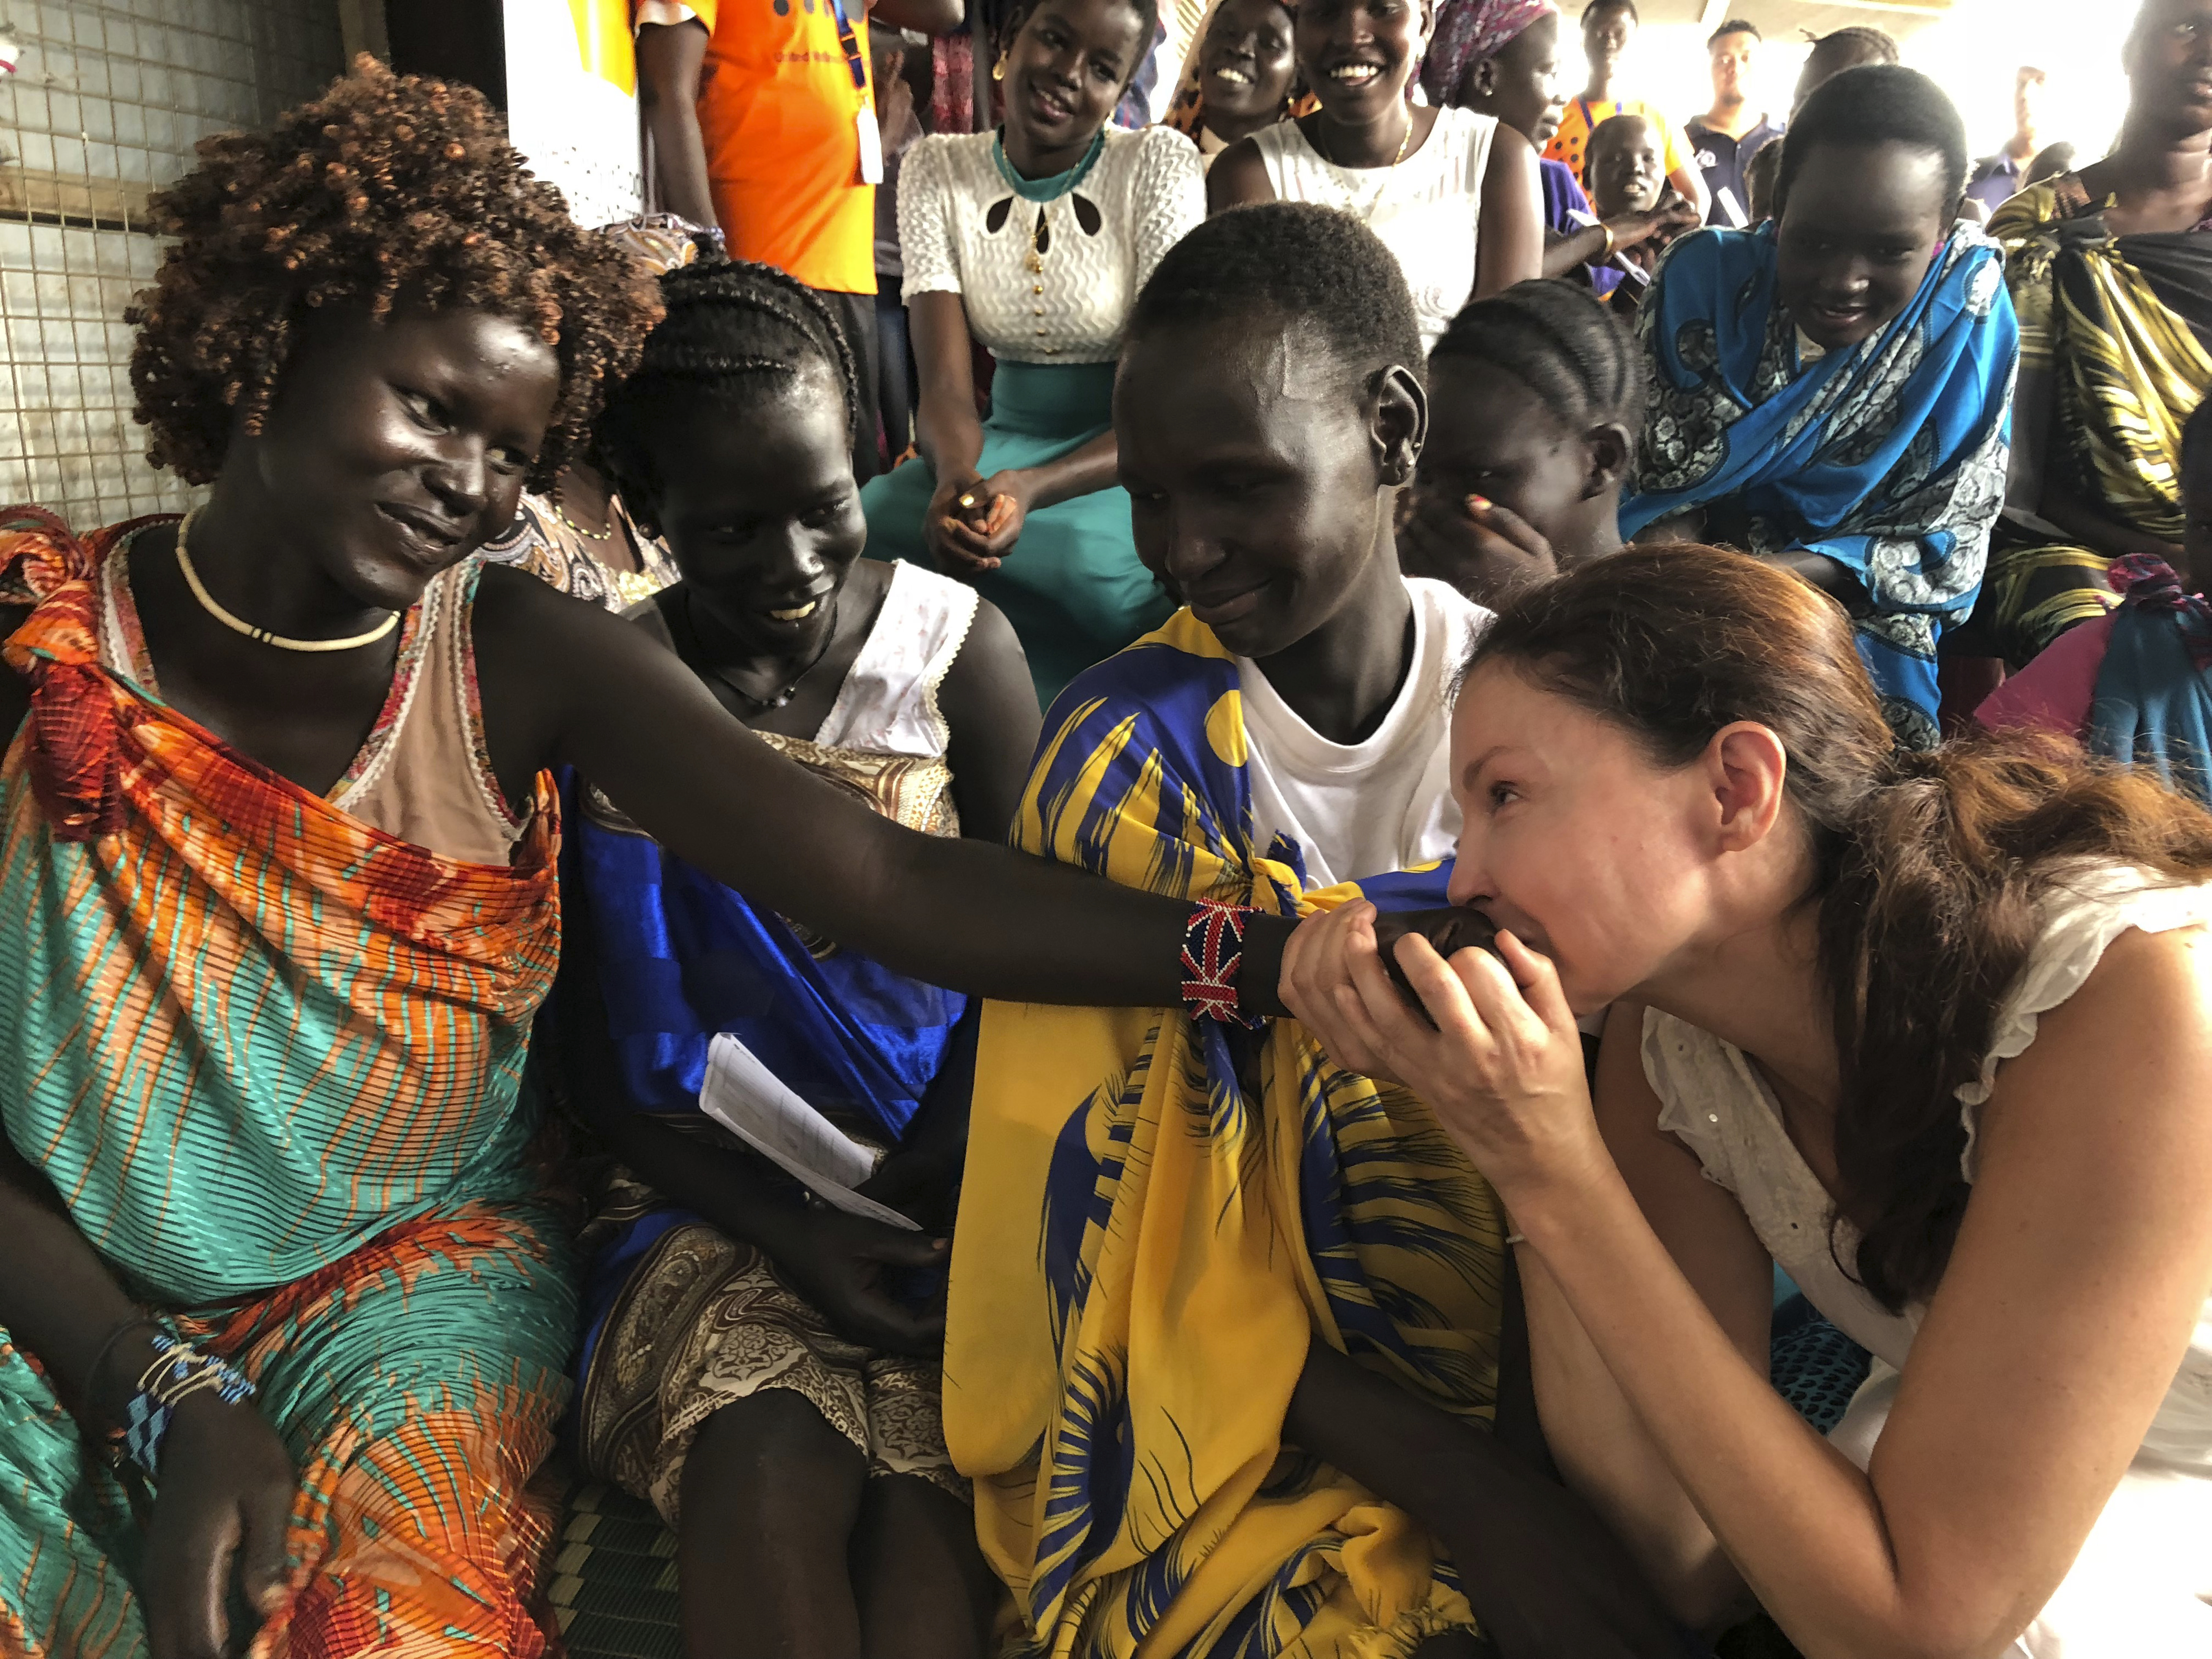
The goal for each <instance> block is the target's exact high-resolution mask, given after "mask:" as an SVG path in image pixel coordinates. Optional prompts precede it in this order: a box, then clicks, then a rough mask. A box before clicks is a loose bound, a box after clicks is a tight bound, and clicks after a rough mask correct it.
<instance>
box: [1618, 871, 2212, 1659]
mask: <svg viewBox="0 0 2212 1659" xmlns="http://www.w3.org/2000/svg"><path fill="white" fill-rule="evenodd" d="M2207 922H2212V885H2207V886H2201V887H2176V886H2172V885H2168V884H2163V883H2162V882H2161V881H2160V879H2159V878H2154V877H2151V876H2148V875H2146V874H2145V873H2144V872H2142V871H2140V870H2135V869H2128V868H2118V867H2112V866H2106V867H2104V868H2092V869H2089V870H2087V871H2085V872H2083V873H2082V874H2081V875H2080V876H2078V877H2076V878H2074V879H2073V880H2071V881H2070V882H2069V884H2067V886H2066V887H2065V888H2064V889H2063V890H2058V891H2057V892H2054V893H2053V894H2052V896H2051V897H2050V898H2049V899H2048V900H2047V901H2046V902H2045V907H2044V916H2043V933H2042V937H2041V938H2040V939H2039V940H2038V941H2037V943H2036V945H2035V948H2034V950H2033V952H2032V954H2031V955H2030V957H2029V959H2028V963H2027V969H2026V971H2024V972H2023V973H2022V974H2021V979H2020V983H2019V985H2018V986H2017V987H2015V989H2014V991H2013V994H2012V995H2011V997H2010V998H2009V1000H2008V1001H2007V1003H2006V1005H2005V1006H2004V1007H2003V1009H2002V1011H2001V1012H2000V1013H1999V1016H1998V1018H1997V1022H1996V1041H1995V1042H1994V1043H1993V1044H1992V1046H1991V1048H1990V1053H1989V1055H1988V1057H1987V1058H1986V1059H1985V1060H1984V1061H1983V1062H1982V1070H1981V1075H1980V1077H1979V1078H1978V1079H1976V1080H1975V1081H1974V1082H1972V1083H1970V1084H1967V1085H1966V1086H1964V1087H1963V1088H1961V1089H1960V1091H1959V1108H1960V1114H1961V1115H1962V1116H1963V1117H1964V1118H1965V1120H1966V1157H1965V1169H1966V1179H1967V1180H1969V1181H1972V1179H1973V1178H1974V1173H1975V1158H1974V1136H1975V1133H1976V1130H1977V1127H1978V1124H1977V1119H1978V1115H1979V1114H1980V1111H1981V1109H1982V1107H1983V1106H1984V1104H1985V1103H1987V1102H1988V1100H1989V1097H1990V1088H1991V1085H1992V1084H1993V1083H1994V1082H1995V1080H1996V1070H1997V1067H1998V1066H1999V1065H2000V1064H2002V1062H2003V1061H2005V1060H2010V1059H2012V1058H2013V1057H2014V1056H2015V1055H2017V1054H2021V1053H2023V1052H2025V1051H2026V1049H2027V1046H2028V1044H2030V1043H2031V1042H2034V1041H2035V1031H2036V1022H2037V1020H2038V1018H2039V1017H2040V1016H2041V1015H2042V1014H2044V1013H2045V1012H2047V1011H2048V1010H2050V1009H2052V1008H2056V1007H2057V1006H2059V1004H2061V1003H2063V1002H2064V1001H2065V1000H2066V999H2067V998H2069V997H2070V996H2072V995H2073V994H2074V993H2075V991H2076V990H2078V989H2080V988H2081V985H2082V983H2083V982H2084V981H2087V978H2088V977H2089V975H2090V973H2091V971H2092V970H2093V969H2095V967H2096V965H2097V963H2098V962H2099V961H2100V959H2101V958H2102V957H2103V956H2104V954H2105V947H2106V945H2110V944H2111V943H2112V941H2113V940H2114V939H2118V937H2119V936H2120V935H2121V934H2122V933H2125V932H2127V930H2128V929H2130V927H2136V928H2140V929H2142V931H2143V932H2144V933H2166V932H2170V931H2171V930H2172V929H2174V928H2177V927H2195V926H2197V925H2199V924H2203V923H2207ZM1644 1075H1645V1076H1646V1077H1647V1078H1649V1079H1650V1082H1651V1086H1652V1088H1653V1089H1654V1090H1655V1091H1656V1092H1657V1094H1658V1096H1659V1100H1660V1105H1661V1109H1660V1114H1659V1127H1661V1128H1662V1129H1666V1130H1668V1131H1670V1132H1671V1133H1674V1134H1675V1135H1676V1136H1678V1137H1680V1139H1681V1140H1682V1141H1683V1142H1684V1143H1685V1144H1686V1145H1687V1146H1689V1147H1690V1149H1691V1150H1692V1152H1696V1153H1697V1155H1698V1158H1699V1161H1700V1162H1701V1163H1702V1164H1704V1166H1705V1177H1706V1179H1707V1180H1709V1181H1712V1182H1717V1184H1719V1185H1720V1186H1723V1187H1725V1188H1728V1189H1729V1191H1730V1192H1731V1193H1733V1194H1735V1197H1736V1201H1737V1202H1738V1203H1739V1204H1741V1206H1743V1212H1744V1214H1745V1216H1746V1217H1747V1218H1748V1219H1749V1220H1750V1222H1751V1225H1752V1229H1753V1231H1755V1232H1756V1233H1757V1234H1758V1235H1759V1242H1760V1243H1763V1244H1764V1245H1765V1247H1766V1249H1767V1250H1768V1252H1769V1253H1770V1254H1771V1255H1772V1256H1773V1257H1774V1260H1775V1262H1776V1265H1778V1267H1781V1269H1782V1270H1783V1272H1784V1273H1788V1274H1789V1275H1790V1278H1791V1279H1795V1280H1796V1283H1797V1285H1798V1288H1799V1289H1801V1290H1802V1291H1804V1292H1805V1295H1806V1297H1807V1299H1808V1301H1810V1302H1811V1303H1812V1304H1813V1305H1814V1307H1816V1308H1818V1309H1819V1310H1820V1312H1821V1313H1822V1314H1824V1315H1826V1316H1827V1318H1828V1319H1829V1320H1830V1321H1831V1322H1832V1323H1834V1324H1835V1325H1836V1326H1837V1327H1838V1328H1840V1329H1841V1330H1843V1331H1844V1334H1847V1335H1849V1336H1850V1338H1851V1339H1852V1340H1854V1341H1856V1342H1857V1343H1858V1344H1859V1345H1860V1346H1863V1347H1864V1348H1867V1349H1869V1350H1870V1351H1871V1352H1873V1353H1874V1355H1875V1364H1874V1369H1873V1372H1872V1374H1871V1375H1870V1376H1869V1377H1868V1378H1867V1381H1866V1384H1865V1386H1864V1387H1863V1388H1862V1389H1860V1390H1859V1392H1858V1395H1857V1397H1856V1398H1855V1399H1854V1400H1853V1401H1852V1402H1851V1407H1850V1411H1849V1412H1848V1413H1846V1414H1845V1415H1844V1420H1843V1421H1842V1422H1841V1423H1839V1424H1838V1425H1836V1428H1835V1430H1834V1431H1833V1432H1832V1434H1831V1435H1830V1439H1831V1440H1832V1442H1833V1443H1834V1444H1835V1446H1836V1448H1837V1449H1838V1450H1839V1451H1841V1452H1843V1453H1844V1455H1846V1456H1848V1457H1850V1459H1851V1460H1852V1462H1856V1463H1857V1464H1858V1466H1859V1467H1860V1468H1865V1467H1867V1463H1868V1460H1869V1458H1870V1457H1871V1456H1872V1455H1873V1452H1874V1446H1875V1441H1876V1440H1877V1439H1879V1438H1880V1437H1881V1430H1882V1426H1883V1425H1884V1424H1885V1423H1886V1422H1887V1419H1888V1414H1889V1408H1890V1407H1891V1405H1892V1404H1893V1402H1894V1401H1895V1399H1896V1395H1897V1389H1898V1384H1899V1371H1900V1370H1902V1369H1903V1367H1904V1364H1905V1357H1906V1356H1907V1355H1908V1354H1909V1353H1910V1352H1911V1348H1912V1339H1913V1335H1914V1334H1915V1332H1917V1330H1918V1329H1919V1327H1920V1320H1921V1316H1922V1314H1923V1312H1924V1311H1925V1310H1923V1309H1922V1308H1918V1307H1913V1308H1908V1309H1907V1310H1905V1313H1904V1314H1903V1315H1901V1316H1898V1315H1893V1314H1891V1313H1889V1312H1888V1311H1887V1310H1885V1309H1883V1308H1882V1307H1881V1304H1878V1303H1877V1302H1875V1299H1874V1298H1873V1297H1870V1296H1869V1295H1868V1294H1867V1292H1866V1291H1864V1290H1863V1289H1861V1288H1860V1287H1859V1285H1857V1284H1855V1283H1854V1282H1853V1281H1852V1280H1851V1279H1850V1278H1849V1277H1847V1276H1846V1275H1845V1274H1844V1271H1843V1269H1842V1268H1840V1267H1838V1266H1837V1265H1836V1259H1837V1258H1838V1257H1840V1258H1841V1259H1842V1260H1843V1261H1850V1259H1851V1257H1852V1255H1853V1253H1854V1251H1855V1250H1856V1249H1857V1244H1858V1236H1857V1233H1856V1232H1854V1231H1852V1229H1851V1228H1850V1225H1849V1224H1848V1223H1844V1224H1839V1225H1838V1226H1837V1228H1836V1237H1835V1243H1836V1250H1835V1255H1834V1256H1831V1255H1830V1254H1829V1248H1828V1223H1829V1215H1830V1211H1831V1208H1832V1206H1831V1204H1830V1202H1829V1199H1828V1194H1827V1192H1826V1188H1823V1187H1822V1186H1821V1185H1820V1180H1819V1178H1818V1177H1817V1176H1814V1173H1813V1171H1812V1170H1811V1169H1810V1168H1809V1167H1808V1166H1807V1164H1806V1163H1805V1160H1804V1159H1803V1158H1802V1157H1801V1156H1800V1155H1799V1154H1798V1152H1797V1148H1796V1145H1795V1143H1793V1142H1792V1141H1791V1140H1790V1135H1789V1133H1788V1131H1787V1130H1785V1129H1784V1127H1783V1121H1782V1112H1781V1108H1780V1106H1779V1104H1778V1103H1777V1102H1776V1100H1775V1099H1774V1097H1773V1095H1772V1094H1771V1092H1770V1091H1768V1089H1767V1087H1766V1085H1765V1082H1764V1081H1763V1080H1762V1079H1760V1077H1759V1073H1757V1072H1756V1071H1754V1070H1753V1068H1752V1066H1751V1064H1750V1062H1749V1061H1748V1060H1747V1059H1746V1058H1745V1057H1744V1054H1743V1052H1742V1050H1741V1049H1739V1048H1735V1047H1733V1046H1731V1045H1730V1044H1729V1043H1726V1042H1722V1041H1721V1040H1720V1039H1719V1038H1718V1037H1717V1036H1713V1035H1712V1034H1711V1032H1708V1031H1705V1030H1699V1028H1698V1027H1696V1026H1693V1025H1688V1024H1684V1023H1683V1022H1682V1021H1680V1020H1679V1019H1676V1018H1674V1017H1673V1016H1671V1015H1668V1014H1662V1013H1660V1012H1657V1011H1656V1010H1651V1011H1648V1012H1646V1013H1645V1015H1644ZM2206 1109H2207V1110H2212V1102H2208V1103H2206ZM2007 1652H2008V1655H2009V1656H2011V1659H2185V1656H2187V1659H2203V1656H2207V1655H2212V1300H2208V1301H2207V1302H2206V1304H2205V1306H2204V1308H2203V1311H2202V1313H2201V1314H2200V1316H2199V1317H2198V1321H2197V1331H2196V1334H2195V1336H2194V1338H2193V1340H2191V1344H2190V1347H2189V1352H2188V1353H2187V1354H2186V1355H2185V1357H2184V1358H2183V1359H2182V1362H2181V1366H2180V1369H2179V1370H2178V1371H2177V1372H2176V1373H2175V1375H2174V1378H2173V1382H2172V1384H2171V1386H2169V1387H2168V1389H2166V1398H2165V1400H2164V1401H2162V1402H2161V1403H2160V1407H2159V1411H2158V1415H2157V1416H2156V1418H2154V1419H2153V1421H2152V1423H2151V1425H2150V1429H2149V1431H2148V1432H2147V1433H2146V1434H2145V1435H2144V1437H2143V1440H2142V1448H2141V1449H2140V1450H2139V1451H2138V1453H2137V1454H2136V1460H2135V1462H2134V1463H2133V1464H2132V1465H2131V1466H2130V1468H2129V1469H2128V1471H2127V1473H2126V1474H2124V1476H2123V1477H2122V1478H2121V1481H2120V1485H2119V1487H2118V1490H2117V1491H2115V1492H2113V1494H2112V1498H2111V1499H2110V1501H2108V1502H2107V1504H2106V1506H2105V1510H2104V1513H2103V1514H2102V1515H2101V1516H2100V1517H2099V1519H2098V1521H2097V1523H2096V1525H2095V1527H2094V1528H2093V1529H2092V1531H2091V1533H2090V1534H2089V1537H2088V1539H2087V1541H2085V1542H2084V1543H2083V1545H2082V1547H2081V1554H2080V1555H2079V1556H2078V1557H2076V1558H2075V1563H2074V1565H2073V1568H2072V1569H2071V1570H2070V1571H2069V1572H2068V1574H2067V1576H2066V1579H2065V1582H2064V1583H2063V1584H2061V1585H2060V1587H2059V1589H2058V1590H2057V1593H2056V1594H2055V1595H2052V1597H2051V1601H2049V1602H2048V1603H2047V1604H2046V1605H2045V1607H2044V1609H2043V1611H2042V1612H2041V1613H2040V1614H2039V1615H2038V1617H2037V1618H2036V1620H2035V1621H2034V1623H2033V1624H2032V1625H2031V1626H2029V1627H2028V1628H2027V1631H2026V1632H2024V1633H2023V1634H2022V1635H2021V1638H2020V1639H2019V1640H2018V1641H2017V1642H2015V1644H2013V1645H2012V1647H2011V1648H2009V1649H2008V1650H2007Z"/></svg>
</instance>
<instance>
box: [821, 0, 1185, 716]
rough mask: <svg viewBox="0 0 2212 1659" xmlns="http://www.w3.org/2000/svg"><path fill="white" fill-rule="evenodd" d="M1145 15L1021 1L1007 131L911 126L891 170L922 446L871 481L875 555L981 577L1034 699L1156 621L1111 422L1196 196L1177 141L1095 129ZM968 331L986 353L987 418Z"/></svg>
mask: <svg viewBox="0 0 2212 1659" xmlns="http://www.w3.org/2000/svg"><path fill="white" fill-rule="evenodd" d="M1157 13H1158V4H1157V0H1026V3H1024V5H1022V6H1020V7H1018V8H1017V9H1016V11H1015V13H1014V16H1013V19H1012V23H1011V25H1010V33H1009V37H1008V39H1007V40H1006V51H1005V53H1004V55H1003V56H1002V57H1001V58H1000V61H999V64H998V67H997V69H996V70H995V71H994V73H996V74H998V75H999V76H1000V79H1001V82H1002V83H1003V85H1004V87H1005V89H1006V125H1005V127H1004V128H1003V129H1002V130H1001V131H1000V132H997V133H975V134H973V135H970V136H966V137H951V136H949V135H940V136H939V137H932V138H925V139H923V140H922V141H921V143H918V144H916V145H915V147H914V149H913V150H912V151H910V152H909V153H908V156H907V159H906V162H905V165H904V167H903V169H902V172H901V174H900V177H899V241H900V245H901V246H902V249H903V250H904V254H905V259H906V278H905V283H906V286H905V293H906V296H907V305H908V311H909V312H910V313H911V314H912V318H913V324H914V339H915V356H916V358H917V359H918V361H919V363H920V367H921V415H920V418H919V419H918V421H917V422H916V423H915V447H916V448H917V449H918V450H919V451H920V454H919V456H918V458H917V459H914V460H911V461H908V462H907V463H906V464H905V465H902V466H901V467H899V468H897V469H896V470H895V471H892V472H890V473H889V474H887V475H886V476H884V477H881V478H878V479H875V480H874V481H872V483H870V484H869V485H868V488H867V490H866V494H865V497H864V499H865V501H866V507H867V513H868V536H869V550H870V551H871V552H872V554H873V555H874V556H877V557H878V558H884V559H890V558H908V559H915V560H917V561H921V562H927V563H933V564H934V565H935V566H936V567H937V568H939V569H941V570H944V571H946V572H948V573H949V574H954V575H957V576H960V577H963V578H964V579H966V580H972V581H973V582H975V586H976V588H977V590H978V591H979V592H981V593H982V594H983V595H984V597H986V598H987V599H990V600H991V601H992V602H993V603H994V604H995V605H998V606H999V608H1000V610H1002V611H1005V612H1006V617H1007V620H1009V621H1010V622H1012V623H1013V625H1014V632H1015V633H1016V634H1017V635H1019V636H1020V638H1021V641H1022V646H1023V648H1024V650H1025V651H1027V653H1029V659H1030V672H1031V674H1032V675H1034V676H1035V678H1036V689H1037V699H1038V701H1039V702H1041V703H1042V702H1051V701H1052V699H1053V697H1054V696H1056V695H1057V694H1058V692H1059V690H1060V687H1061V686H1063V685H1065V684H1067V682H1068V681H1069V680H1070V679H1071V678H1073V677H1074V675H1075V674H1076V673H1077V672H1078V671H1079V670H1082V669H1084V668H1087V667H1089V666H1090V665H1091V664H1092V663H1094V662H1097V660H1098V659H1100V658H1102V657H1105V656H1108V655H1110V654H1111V653H1114V652H1115V651H1117V650H1119V649H1120V648H1121V647H1122V646H1125V645H1127V643H1128V642H1129V641H1131V640H1133V639H1134V638H1136V636H1137V635H1139V634H1141V633H1143V632H1144V631H1145V629H1147V628H1149V627H1151V626H1152V624H1153V623H1157V622H1158V621H1159V619H1160V618H1161V617H1164V616H1165V615H1166V614H1167V608H1168V607H1167V598H1166V595H1164V593H1162V592H1160V590H1159V587H1158V585H1157V584H1156V583H1155V582H1154V581H1153V580H1152V576H1151V575H1150V574H1149V573H1147V572H1146V570H1145V568H1143V567H1142V566H1141V565H1139V563H1138V562H1137V556H1136V550H1135V549H1134V548H1133V547H1132V546H1131V545H1130V543H1129V528H1128V498H1127V496H1126V495H1123V494H1122V493H1121V490H1120V489H1119V488H1118V487H1117V486H1116V485H1115V481H1114V454H1115V447H1114V434H1113V432H1112V430H1111V428H1110V425H1109V422H1110V420H1111V408H1110V399H1111V396H1112V391H1113V383H1114V371H1113V359H1114V354H1115V351H1116V350H1118V349H1120V346H1121V329H1122V326H1123V325H1124V324H1125V323H1126V322H1127V320H1128V315H1129V305H1130V302H1131V301H1133V299H1134V298H1135V297H1136V293H1137V290H1138V289H1139V288H1140V287H1142V286H1143V285H1144V281H1145V278H1146V276H1150V275H1151V274H1152V267H1153V266H1154V265H1156V264H1158V263H1159V260H1160V256H1161V255H1162V254H1164V253H1165V252H1167V251H1168V249H1169V248H1170V247H1171V246H1174V245H1175V243H1176V240H1177V239H1178V238H1180V237H1181V236H1182V234H1183V233H1184V232H1185V231H1187V230H1188V229H1189V228H1191V226H1192V225H1194V224H1195V223H1196V222H1198V220H1199V218H1200V215H1201V213H1202V211H1203V204H1204V195H1203V191H1204V185H1203V183H1202V177H1201V169H1200V165H1199V160H1198V153H1197V151H1195V150H1194V149H1192V147H1191V144H1190V142H1189V140H1188V139H1187V138H1185V137H1183V136H1182V134H1180V133H1177V132H1173V131H1169V130H1167V129H1165V128H1161V127H1154V128H1149V129H1147V130H1146V131H1142V132H1127V131H1122V130H1121V129H1120V128H1118V127H1109V126H1108V125H1106V122H1107V118H1108V117H1109V116H1110V115H1112V113H1113V112H1114V106H1115V100H1117V99H1118V98H1120V96H1121V91H1122V89H1123V88H1125V87H1127V84H1128V82H1129V77H1130V76H1133V75H1134V74H1135V73H1136V71H1137V66H1138V64H1139V61H1140V60H1141V58H1142V56H1143V47H1144V43H1145V42H1146V41H1148V40H1151V39H1152V29H1153V25H1154V23H1155V21H1157ZM977 343H981V344H982V345H984V346H986V347H987V348H988V349H989V350H990V352H991V355H992V356H994V358H996V359H997V368H995V370H994V373H993V376H992V380H991V394H990V401H991V410H990V415H989V417H988V418H987V419H986V420H981V421H979V420H978V419H977V418H976V414H975V379H974V369H973V364H974V361H975V359H974V348H975V345H976V344H977Z"/></svg>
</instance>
